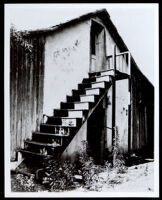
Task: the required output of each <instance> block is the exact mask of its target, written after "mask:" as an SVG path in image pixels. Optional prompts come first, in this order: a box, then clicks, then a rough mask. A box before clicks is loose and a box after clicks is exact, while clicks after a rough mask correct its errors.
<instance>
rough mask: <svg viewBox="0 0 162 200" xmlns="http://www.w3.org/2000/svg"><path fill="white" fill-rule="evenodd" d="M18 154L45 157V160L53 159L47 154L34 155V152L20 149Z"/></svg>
mask: <svg viewBox="0 0 162 200" xmlns="http://www.w3.org/2000/svg"><path fill="white" fill-rule="evenodd" d="M20 152H22V153H28V154H32V155H34V156H41V157H46V158H52V157H53V156H52V155H48V154H47V155H44V154H41V153H36V152H33V151H29V150H25V149H21V150H20Z"/></svg>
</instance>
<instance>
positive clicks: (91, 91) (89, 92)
mask: <svg viewBox="0 0 162 200" xmlns="http://www.w3.org/2000/svg"><path fill="white" fill-rule="evenodd" d="M103 91H104V89H103V88H90V89H88V88H87V89H86V95H101V94H102V92H103Z"/></svg>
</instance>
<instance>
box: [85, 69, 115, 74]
mask: <svg viewBox="0 0 162 200" xmlns="http://www.w3.org/2000/svg"><path fill="white" fill-rule="evenodd" d="M110 71H114V69H107V70H103V71H98V72H89V73H88V74H95V73H101V72H110Z"/></svg>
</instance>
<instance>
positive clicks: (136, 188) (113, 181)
mask: <svg viewBox="0 0 162 200" xmlns="http://www.w3.org/2000/svg"><path fill="white" fill-rule="evenodd" d="M15 178H16V175H15V174H13V175H12V177H11V188H12V191H13V192H16V191H17V187H16V181H15ZM36 188H37V190H36V191H38V192H39V191H40V192H41V191H42V192H45V191H47V192H48V190H47V189H46V188H45V187H44V186H42V185H41V184H38V183H36ZM91 190H93V191H98V192H153V191H154V162H148V163H144V164H138V165H133V166H131V167H128V169H127V171H126V173H119V172H117V171H116V170H115V169H112V170H110V171H108V170H106V171H104V172H102V173H99V176H98V181H97V182H94V185H93V186H92V187H91ZM87 191H89V190H88V189H86V188H84V187H83V186H78V187H77V188H76V189H74V190H71V191H66V192H68V193H73V192H87Z"/></svg>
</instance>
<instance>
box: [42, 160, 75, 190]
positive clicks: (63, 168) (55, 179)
mask: <svg viewBox="0 0 162 200" xmlns="http://www.w3.org/2000/svg"><path fill="white" fill-rule="evenodd" d="M75 171H76V169H75V165H74V164H72V163H70V161H64V162H63V163H62V162H58V161H56V160H50V161H49V162H48V164H47V167H46V168H45V172H44V176H43V179H42V183H43V184H44V185H46V187H48V189H49V191H62V190H68V189H72V188H74V187H75V186H74V174H75Z"/></svg>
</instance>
